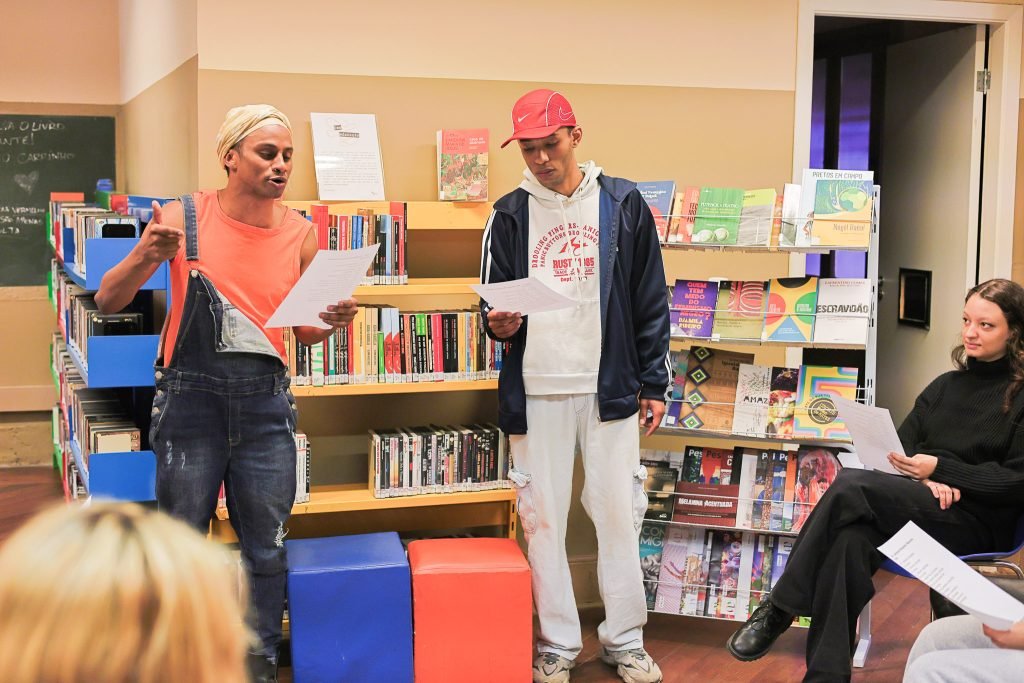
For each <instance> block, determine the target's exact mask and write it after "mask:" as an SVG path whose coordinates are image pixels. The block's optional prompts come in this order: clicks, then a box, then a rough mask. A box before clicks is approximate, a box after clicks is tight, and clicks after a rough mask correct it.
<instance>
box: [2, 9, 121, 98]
mask: <svg viewBox="0 0 1024 683" xmlns="http://www.w3.org/2000/svg"><path fill="white" fill-rule="evenodd" d="M0 31H2V32H3V39H2V40H0V100H3V101H6V102H76V103H81V104H115V105H116V104H117V103H118V102H120V99H119V96H120V92H119V89H118V82H119V76H118V62H119V60H118V53H119V49H118V11H117V0H92V1H90V2H73V1H71V0H30V1H21V0H16V1H12V2H5V3H4V4H3V19H2V22H0Z"/></svg>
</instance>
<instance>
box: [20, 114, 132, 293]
mask: <svg viewBox="0 0 1024 683" xmlns="http://www.w3.org/2000/svg"><path fill="white" fill-rule="evenodd" d="M114 170H115V166H114V119H113V117H109V116H29V115H20V114H0V287H11V286H19V285H44V284H46V273H47V272H48V271H49V269H50V258H51V254H50V247H49V244H48V243H47V239H46V209H47V207H48V205H49V201H50V193H51V192H84V193H85V198H86V201H92V198H93V193H94V192H95V190H96V181H97V180H98V179H100V178H110V179H111V180H115V178H114ZM114 186H115V187H116V183H115V185H114Z"/></svg>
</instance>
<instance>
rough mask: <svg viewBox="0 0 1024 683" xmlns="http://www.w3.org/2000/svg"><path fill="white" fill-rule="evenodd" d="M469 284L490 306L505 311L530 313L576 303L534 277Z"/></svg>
mask: <svg viewBox="0 0 1024 683" xmlns="http://www.w3.org/2000/svg"><path fill="white" fill-rule="evenodd" d="M471 286H472V288H473V291H474V292H476V293H477V294H479V295H480V298H481V299H483V300H484V301H486V302H487V303H488V304H490V306H491V308H493V309H494V310H496V311H503V312H506V313H520V314H522V315H530V314H531V313H544V312H545V311H557V310H558V309H560V308H571V307H572V306H575V305H576V302H575V301H574V300H572V299H570V298H569V297H566V296H562V295H561V294H559V293H558V292H556V291H555V290H553V289H551V288H550V287H548V286H547V285H545V284H544V283H543V282H541V281H540V280H538V279H537V278H535V277H527V278H522V279H520V280H509V281H508V282H496V283H493V284H487V285H471Z"/></svg>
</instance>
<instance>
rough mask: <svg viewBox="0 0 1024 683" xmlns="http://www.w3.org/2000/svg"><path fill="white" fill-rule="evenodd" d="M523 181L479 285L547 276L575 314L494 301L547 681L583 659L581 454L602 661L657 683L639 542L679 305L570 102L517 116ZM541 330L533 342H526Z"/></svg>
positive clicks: (550, 98)
mask: <svg viewBox="0 0 1024 683" xmlns="http://www.w3.org/2000/svg"><path fill="white" fill-rule="evenodd" d="M512 129H513V133H512V136H511V137H510V138H509V139H508V140H506V141H505V143H504V144H503V145H502V147H504V146H505V145H507V144H508V143H509V142H511V141H512V140H517V141H518V143H519V149H520V151H521V152H522V155H523V159H524V160H525V161H526V166H527V168H526V170H525V171H524V173H523V175H524V176H525V180H523V182H522V184H520V186H519V188H518V189H516V190H515V191H513V192H511V193H509V194H507V195H505V196H504V197H502V198H501V199H499V200H498V201H497V202H496V203H495V205H494V212H493V213H492V214H491V217H490V219H489V220H488V223H487V228H486V230H485V231H484V240H483V258H482V263H481V273H480V279H481V281H482V282H485V283H486V282H505V281H509V280H517V279H520V278H525V277H536V278H538V279H539V280H541V281H542V282H543V283H545V284H546V285H547V286H548V287H550V288H552V289H554V290H555V291H557V292H559V293H561V294H563V295H565V296H567V297H569V298H571V299H573V300H574V301H575V302H576V303H575V305H574V306H572V307H569V308H564V309H561V310H557V311H549V312H546V313H535V314H533V315H530V316H529V317H523V316H522V315H520V313H519V312H516V311H496V310H493V309H491V308H490V307H489V306H487V305H486V302H484V303H483V304H482V305H483V309H484V311H485V313H486V315H485V317H484V319H485V327H486V328H487V332H488V334H489V335H491V336H492V337H494V338H496V339H501V340H505V341H507V342H508V344H509V347H508V353H507V354H506V356H505V358H504V362H503V366H502V369H501V379H500V381H499V390H498V404H499V408H498V418H499V423H500V425H501V428H502V429H503V430H504V431H505V432H506V433H507V434H509V435H510V440H511V450H512V460H513V462H514V466H513V468H512V470H511V471H510V473H509V477H510V478H511V479H512V481H513V482H514V484H515V486H516V488H517V494H518V501H519V515H520V519H521V521H522V526H523V532H524V534H525V535H526V539H527V542H528V544H529V552H528V555H529V559H530V567H531V569H532V573H533V594H534V600H535V603H536V606H537V614H538V617H539V621H540V632H539V634H538V638H537V649H538V656H537V658H536V659H535V660H534V665H533V680H534V681H535V682H536V683H565V682H566V681H568V680H569V672H570V669H572V667H573V664H574V661H575V659H576V657H577V656H578V655H579V653H580V650H581V649H582V646H583V641H582V637H581V633H580V622H579V614H578V613H577V611H576V600H575V597H574V596H573V590H572V581H571V577H570V573H569V563H568V559H567V557H566V551H565V534H566V524H567V518H568V513H569V505H570V499H571V495H572V473H573V465H574V460H575V451H576V446H577V444H578V445H579V446H580V449H581V451H582V453H583V464H584V472H585V475H586V486H585V487H584V490H583V495H582V500H583V506H584V508H585V509H586V511H587V513H588V514H589V515H590V518H591V519H592V520H593V522H594V527H595V529H596V530H597V538H598V583H599V585H600V589H601V597H602V599H603V601H604V606H605V620H604V622H603V623H601V625H600V626H598V629H597V634H598V638H599V639H600V641H601V644H602V646H603V649H602V653H601V658H602V659H603V660H604V661H605V662H606V663H608V664H610V665H612V666H614V667H616V670H617V672H618V674H619V676H620V677H621V678H622V679H623V680H624V681H626V682H627V683H656V682H657V681H661V671H660V670H659V669H658V665H657V664H655V663H654V661H653V660H652V659H651V657H650V655H648V654H647V652H646V651H645V650H644V647H643V626H644V624H645V623H646V622H647V603H646V600H645V598H644V589H643V579H642V574H641V570H640V557H639V553H638V550H637V539H638V534H639V530H640V526H641V523H642V522H643V517H644V512H645V511H646V509H647V496H646V494H645V493H644V480H645V479H646V470H645V469H644V468H643V466H641V464H640V451H639V448H640V434H639V430H638V429H637V423H636V417H635V416H636V415H637V413H638V412H639V420H640V425H641V427H642V428H643V429H645V430H646V433H647V434H648V435H650V434H651V433H652V432H653V431H654V430H655V428H656V427H657V426H658V424H659V423H660V422H661V417H662V415H663V414H664V412H665V402H664V401H665V394H666V391H667V389H668V384H669V366H668V361H667V358H668V342H669V320H668V303H667V297H666V295H665V272H664V269H663V267H662V262H661V250H660V247H659V244H658V234H657V230H656V229H655V226H654V218H653V217H652V215H651V212H650V210H649V209H648V208H647V204H646V202H644V199H643V197H641V195H640V193H639V192H638V191H637V189H636V184H635V183H633V182H631V181H628V180H623V179H621V178H612V177H609V176H606V175H603V174H602V169H601V168H600V167H598V166H596V165H594V162H592V161H588V162H587V163H585V164H579V163H577V161H576V148H577V147H578V146H579V144H580V141H581V140H582V139H583V130H582V129H581V128H580V127H579V126H578V125H577V124H576V116H575V114H574V113H573V109H572V107H571V106H570V105H569V102H568V100H566V99H565V97H564V96H563V95H561V94H560V93H557V92H554V91H551V90H534V91H532V92H529V93H527V94H526V95H524V96H523V97H521V98H520V99H519V101H518V102H516V104H515V106H514V107H513V108H512ZM527 328H529V336H527Z"/></svg>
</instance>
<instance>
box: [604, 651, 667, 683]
mask: <svg viewBox="0 0 1024 683" xmlns="http://www.w3.org/2000/svg"><path fill="white" fill-rule="evenodd" d="M601 661H602V662H604V663H605V664H608V665H609V666H614V667H615V672H616V673H617V674H619V678H621V679H622V680H623V681H624V682H625V683H661V669H659V668H658V665H657V664H655V663H654V660H653V659H651V656H650V655H649V654H647V651H646V650H644V649H643V648H642V647H638V648H636V649H634V650H615V651H610V650H606V649H605V648H603V647H602V648H601Z"/></svg>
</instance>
